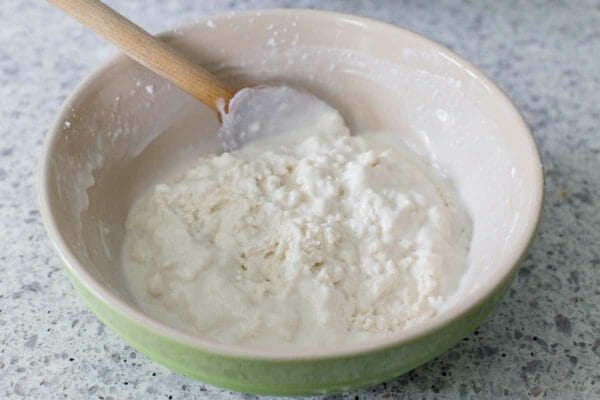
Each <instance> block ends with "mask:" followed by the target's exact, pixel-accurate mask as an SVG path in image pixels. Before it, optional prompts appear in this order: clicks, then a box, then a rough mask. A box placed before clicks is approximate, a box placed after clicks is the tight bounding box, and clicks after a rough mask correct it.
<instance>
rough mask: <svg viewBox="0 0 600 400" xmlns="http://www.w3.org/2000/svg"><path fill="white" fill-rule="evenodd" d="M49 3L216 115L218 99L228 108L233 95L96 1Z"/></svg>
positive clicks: (76, 0)
mask: <svg viewBox="0 0 600 400" xmlns="http://www.w3.org/2000/svg"><path fill="white" fill-rule="evenodd" d="M48 1H49V2H50V3H51V4H53V5H55V6H56V7H58V8H60V9H62V10H63V11H65V12H66V13H67V14H69V15H71V16H72V17H74V18H75V19H77V20H78V21H79V22H81V23H82V24H83V25H85V26H87V27H88V28H90V29H91V30H93V31H94V32H96V33H97V34H98V35H100V36H102V37H103V38H105V39H106V40H108V41H110V42H112V43H113V44H115V45H116V46H118V47H119V48H120V49H121V50H123V51H124V52H125V53H126V54H127V55H129V56H130V57H131V58H133V59H134V60H136V61H137V62H139V63H140V64H142V65H144V66H146V67H147V68H149V69H151V70H152V71H154V72H156V73H157V74H159V75H160V76H162V77H163V78H165V79H168V80H169V81H171V82H173V83H174V84H175V85H177V86H178V87H180V88H181V89H183V90H185V91H187V92H188V93H190V94H191V95H192V96H194V97H195V98H197V99H198V100H200V101H201V102H203V103H204V104H206V105H207V106H209V107H211V108H212V109H213V110H215V111H218V110H217V101H218V100H219V99H223V100H224V101H225V105H227V104H229V100H230V99H231V97H233V95H234V94H235V91H234V90H233V89H231V88H230V87H228V86H227V85H226V84H224V83H223V82H221V81H220V80H219V79H217V78H216V77H215V76H213V75H212V74H211V73H210V72H208V71H206V70H205V69H203V68H202V67H200V66H199V65H197V64H196V63H194V62H192V61H190V60H189V59H188V58H186V57H185V56H183V55H181V54H180V53H178V52H177V51H175V50H174V49H172V48H170V47H169V46H168V45H166V44H165V43H163V42H162V41H161V40H159V39H157V38H155V37H154V36H152V35H150V34H149V33H148V32H146V31H144V30H143V29H142V28H140V27H139V26H137V25H135V24H134V23H133V22H131V21H129V20H128V19H126V18H125V17H123V16H122V15H120V14H119V13H117V12H116V11H114V10H113V9H112V8H110V7H108V6H106V5H105V4H103V3H102V2H100V1H98V0H48Z"/></svg>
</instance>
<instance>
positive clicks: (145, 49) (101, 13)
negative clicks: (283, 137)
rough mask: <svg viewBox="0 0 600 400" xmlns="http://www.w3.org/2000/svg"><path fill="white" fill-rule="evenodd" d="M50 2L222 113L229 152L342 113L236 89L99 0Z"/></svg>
mask: <svg viewBox="0 0 600 400" xmlns="http://www.w3.org/2000/svg"><path fill="white" fill-rule="evenodd" d="M48 1H49V2H50V3H51V4H53V5H55V6H56V7H58V8H60V9H62V10H63V11H65V12H66V13H67V14H69V15H71V16H72V17H74V18H75V19H77V20H78V21H79V22H81V23H82V24H83V25H85V26H87V27H88V28H90V29H91V30H93V31H94V32H96V33H97V34H98V35H100V36H102V37H103V38H105V39H107V40H108V41H110V42H111V43H113V44H115V45H116V46H118V47H119V48H120V49H121V50H123V51H124V52H125V53H126V54H127V55H129V56H130V57H131V58H133V59H134V60H136V61H137V62H139V63H140V64H142V65H144V66H146V67H147V68H149V69H151V70H152V71H154V72H156V73H157V74H159V75H160V76H162V77H163V78H165V79H167V80H169V81H171V82H173V83H174V84H175V85H177V86H178V87H180V88H181V89H183V90H185V91H186V92H188V93H190V94H191V95H192V96H194V97H195V98H197V99H198V100H200V101H201V102H203V103H204V104H206V105H207V106H208V107H210V108H211V109H213V110H214V111H216V112H221V113H223V115H222V117H223V126H222V128H221V131H220V137H221V140H222V142H223V147H224V148H225V150H234V149H236V148H238V147H240V146H241V145H242V144H244V143H246V142H248V141H251V140H254V139H256V138H259V137H263V136H268V135H272V134H278V133H282V132H290V131H295V130H300V129H306V127H312V126H317V125H318V124H319V122H320V121H319V119H318V118H319V116H321V115H323V112H334V113H335V114H337V111H336V110H335V109H333V108H331V107H330V106H329V105H327V104H326V103H324V102H323V101H322V100H320V99H318V98H317V97H315V96H313V95H311V94H308V93H306V92H304V91H299V90H296V89H292V88H290V87H288V86H283V85H277V86H275V85H269V86H265V85H262V86H256V87H251V88H244V89H242V90H240V91H236V90H234V89H232V88H231V87H229V86H228V85H227V84H225V83H224V82H222V81H221V80H219V79H218V78H216V77H215V76H214V75H212V74H211V73H210V72H208V71H207V70H205V69H204V68H202V67H201V66H199V65H198V64H196V63H194V62H193V61H191V60H190V59H188V58H187V57H186V56H184V55H183V54H181V53H179V52H178V51H176V50H175V49H173V48H171V47H169V46H168V45H167V44H165V43H164V42H162V41H161V40H159V39H157V38H155V37H154V36H152V35H150V34H149V33H148V32H146V31H144V30H143V29H142V28H140V27H139V26H137V25H135V24H134V23H133V22H131V21H129V20H128V19H127V18H125V17H123V16H122V15H121V14H119V13H117V12H116V11H115V10H113V9H112V8H110V7H108V6H107V5H105V4H103V3H102V2H101V1H99V0H48ZM221 108H222V109H221ZM233 111H235V112H233ZM225 113H226V114H225ZM337 115H338V116H339V114H337ZM340 118H341V117H340ZM257 127H258V129H257Z"/></svg>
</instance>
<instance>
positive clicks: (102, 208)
mask: <svg viewBox="0 0 600 400" xmlns="http://www.w3.org/2000/svg"><path fill="white" fill-rule="evenodd" d="M161 37H162V38H163V39H164V40H165V41H167V42H169V44H170V45H172V46H174V47H176V48H178V49H179V50H180V51H182V52H184V53H186V54H187V55H189V56H190V57H191V58H193V59H194V60H196V61H197V62H198V63H201V64H202V65H204V66H206V67H207V68H208V69H210V70H212V71H213V72H214V73H215V74H217V75H219V76H221V77H223V79H227V80H228V81H230V82H232V84H234V85H239V86H241V85H244V84H247V83H257V82H273V81H284V82H288V83H292V84H294V85H296V86H300V87H303V88H306V89H308V90H310V91H311V92H313V93H315V94H317V95H318V96H320V97H322V98H323V99H324V100H326V101H327V102H329V103H330V104H332V105H333V106H335V107H337V108H338V109H339V110H340V111H341V113H342V115H343V116H344V118H345V119H346V122H347V123H348V125H349V126H350V128H351V129H354V130H357V129H358V130H386V131H390V132H393V133H396V134H398V137H399V138H400V139H401V140H402V141H403V142H404V143H405V144H406V145H407V146H409V147H410V148H411V149H412V150H414V151H415V152H417V153H419V154H421V155H422V156H423V157H426V158H427V159H428V160H430V162H432V163H434V164H435V165H436V166H438V167H439V168H440V169H441V170H442V171H444V173H445V174H446V175H447V176H448V177H449V178H450V179H451V180H452V181H453V182H454V184H455V186H456V188H457V190H458V193H459V195H460V197H461V198H462V200H463V202H464V204H465V206H466V208H467V209H468V212H469V214H470V216H471V218H472V220H473V238H472V242H471V250H470V254H469V260H468V268H467V271H466V273H465V275H464V277H463V279H462V281H461V283H460V286H459V287H458V289H457V293H456V295H455V296H453V297H452V299H450V300H449V302H448V304H447V305H446V306H445V307H444V308H443V309H442V310H441V311H440V312H439V313H438V315H437V316H435V317H434V318H432V319H430V320H428V321H426V322H423V323H421V324H416V325H415V326H413V327H411V328H409V329H407V330H405V331H403V332H399V333H397V334H394V335H390V336H389V337H387V338H385V339H378V340H373V341H370V342H367V343H361V344H354V345H340V346H338V347H333V348H319V347H318V346H315V348H311V349H304V350H302V349H300V350H285V351H283V350H275V349H273V350H257V349H251V348H245V347H241V346H237V345H225V344H222V343H216V342H214V341H210V340H206V339H203V338H201V337H197V336H192V335H190V334H186V333H184V332H182V331H178V330H177V329H175V328H173V327H170V326H167V325H165V324H164V323H162V322H160V321H156V320H153V319H152V318H150V317H149V316H147V315H144V314H143V313H142V311H141V310H140V308H139V307H138V306H137V305H136V303H135V302H134V300H133V299H132V297H131V295H130V293H129V292H128V290H127V288H126V287H125V285H124V283H123V281H124V280H123V275H122V273H121V271H120V263H119V252H120V246H121V243H122V241H123V234H124V232H123V229H124V228H123V227H124V221H125V218H126V216H127V212H128V209H129V206H130V204H131V203H132V201H133V199H135V198H136V196H137V195H138V194H139V193H141V191H143V190H144V189H146V188H148V187H149V185H152V184H153V183H156V182H158V181H159V180H161V179H164V178H165V177H166V176H169V175H170V174H172V173H174V171H176V170H178V169H180V168H182V166H183V165H185V164H186V163H188V162H190V161H191V160H193V159H194V158H197V157H198V156H199V155H202V154H207V153H211V152H216V151H219V149H220V146H219V142H218V140H217V137H216V135H215V133H216V131H217V128H218V121H217V118H216V117H215V115H214V114H213V113H212V112H211V111H210V110H209V109H208V108H206V107H204V106H203V105H201V104H199V103H198V102H196V101H195V100H194V99H192V98H191V97H190V96H189V95H187V94H185V93H183V92H182V91H180V90H179V89H177V88H176V87H173V85H171V84H169V83H168V82H165V81H164V80H162V79H161V78H159V77H158V76H156V75H155V74H153V73H152V72H149V71H147V70H146V69H144V68H143V67H141V66H140V65H138V64H136V63H135V62H133V61H131V60H129V59H128V58H126V57H124V56H122V55H121V56H117V57H115V58H114V59H112V60H111V61H110V62H108V63H107V64H106V65H104V66H103V67H101V68H100V69H99V70H98V71H97V72H95V73H94V74H93V75H92V76H91V77H89V78H88V79H87V80H86V81H85V82H83V83H82V84H81V85H80V86H79V87H78V88H77V89H76V90H75V92H74V93H73V95H71V97H70V98H69V99H68V100H67V101H66V103H65V104H64V106H63V107H62V109H61V111H60V112H59V114H58V117H57V118H56V122H55V123H54V126H53V127H52V129H51V130H50V131H49V132H48V134H47V136H46V141H45V144H44V150H43V155H42V159H41V166H40V175H39V179H40V181H39V196H40V203H41V213H42V217H43V220H44V223H45V226H46V229H47V232H48V235H49V237H50V239H51V241H52V243H53V244H54V246H55V248H56V250H57V252H58V254H59V255H60V257H61V258H62V260H63V261H64V264H65V266H66V271H67V273H68V276H69V278H70V280H71V281H72V283H73V285H74V287H75V289H76V290H77V292H78V293H79V294H80V296H81V297H82V298H83V300H84V301H85V303H86V304H87V305H88V306H89V308H90V309H91V310H92V311H93V312H94V313H95V314H96V315H97V316H98V318H99V319H100V320H102V321H103V322H104V323H105V324H106V325H107V326H109V327H110V328H111V329H113V330H114V331H116V332H117V333H118V334H119V335H121V336H122V337H123V339H124V340H125V341H127V342H128V343H130V344H131V345H132V346H133V347H135V348H136V349H138V350H139V351H141V352H142V353H144V354H146V355H147V356H148V357H149V358H151V359H153V360H155V361H157V362H159V363H161V364H164V365H165V366H167V367H169V368H171V369H173V370H174V371H177V372H179V373H182V374H184V375H187V376H189V377H192V378H195V379H199V380H201V381H204V382H207V383H209V384H212V385H216V386H220V387H224V388H229V389H233V390H237V391H242V392H250V393H260V394H278V395H306V394H319V393H330V392H337V391H343V390H347V389H351V388H356V387H360V386H366V385H372V384H376V383H378V382H382V381H385V380H387V379H390V378H392V377H395V376H398V375H400V374H403V373H405V372H407V371H409V370H411V369H413V368H415V367H417V366H418V365H420V364H422V363H424V362H426V361H428V360H430V359H432V358H434V357H435V356H436V355H438V354H440V353H442V352H443V351H445V350H446V349H448V348H449V347H451V346H452V345H453V344H455V343H456V342H457V341H459V340H460V339H461V338H463V337H464V336H466V335H467V334H469V333H470V332H471V331H473V330H474V329H475V328H476V327H477V326H478V325H479V324H480V323H481V322H482V321H483V319H484V318H485V317H486V316H487V315H488V314H489V313H490V312H491V311H492V309H493V308H494V307H495V306H496V305H497V304H498V302H499V301H500V299H501V297H502V295H503V294H504V293H505V292H506V290H507V288H508V286H509V285H510V283H511V280H512V278H513V276H514V275H515V272H516V271H517V269H518V266H519V263H520V262H521V261H522V260H523V258H524V256H525V254H526V251H527V249H528V246H529V245H530V244H531V242H532V240H533V238H534V235H535V232H536V228H537V225H538V221H539V218H540V211H541V207H542V197H543V196H542V193H543V174H542V166H541V162H540V157H539V154H538V150H537V148H536V145H535V142H534V140H533V137H532V135H531V133H530V132H529V130H528V128H527V126H526V124H525V122H524V121H523V119H522V117H521V116H520V114H519V112H518V111H517V110H516V109H515V107H514V106H513V104H512V103H511V102H510V100H509V99H508V98H507V97H506V96H505V95H504V94H503V93H502V91H501V90H500V89H498V87H497V86H495V85H494V84H493V83H492V82H491V81H490V80H489V79H487V78H486V77H485V76H484V75H483V74H482V73H481V72H479V71H478V70H477V69H476V68H474V67H473V66H472V65H471V64H469V63H468V62H466V61H465V60H463V59H462V58H460V57H459V56H457V55H456V54H454V53H452V52H451V51H449V50H447V49H446V48H444V47H442V46H440V45H439V44H436V43H434V42H432V41H430V40H427V39H425V38H423V37H421V36H419V35H416V34H414V33H412V32H409V31H406V30H403V29H400V28H398V27H395V26H392V25H388V24H384V23H381V22H377V21H374V20H369V19H365V18H359V17H355V16H350V15H343V14H336V13H330V12H321V11H309V10H268V11H252V12H243V13H230V14H227V15H223V16H218V17H213V18H210V19H203V20H199V21H196V22H195V23H193V24H191V25H189V26H185V27H183V28H178V29H174V30H172V31H171V32H169V33H165V34H163V35H161Z"/></svg>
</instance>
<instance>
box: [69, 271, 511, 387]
mask: <svg viewBox="0 0 600 400" xmlns="http://www.w3.org/2000/svg"><path fill="white" fill-rule="evenodd" d="M66 269H67V271H68V275H69V278H70V279H71V282H72V283H73V285H74V286H75V289H76V290H77V292H78V293H79V295H80V296H81V297H82V298H83V300H84V302H85V303H86V304H87V306H88V307H89V308H90V309H91V310H92V311H93V312H94V313H95V314H96V315H97V316H98V318H99V319H100V320H101V321H102V322H104V323H105V324H106V325H107V326H108V327H109V328H110V329H112V330H114V331H115V332H116V333H118V334H119V335H120V336H121V337H123V339H125V340H126V341H127V342H128V343H129V344H130V345H131V346H133V347H135V348H136V349H137V350H139V351H140V352H142V353H143V354H145V355H146V356H148V357H149V358H150V359H152V360H154V361H156V362H158V363H160V364H163V365H165V366H166V367H168V368H170V369H172V370H174V371H176V372H178V373H181V374H183V375H186V376H188V377H190V378H193V379H197V380H200V381H202V382H206V383H208V384H211V385H214V386H218V387H222V388H226V389H231V390H236V391H240V392H244V393H253V394H269V395H284V396H293V395H316V394H327V393H335V392H341V391H345V390H349V389H355V388H359V387H364V386H370V385H375V384H377V383H380V382H384V381H386V380H389V379H391V378H394V377H396V376H399V375H402V374H404V373H406V372H408V371H410V370H412V369H414V368H416V367H417V366H419V365H421V364H423V363H425V362H427V361H429V360H431V359H433V358H434V357H436V356H437V355H439V354H441V353H442V352H444V351H446V350H447V349H449V348H450V347H451V346H452V345H454V344H455V343H456V342H458V341H459V340H460V339H462V338H463V337H465V336H466V335H468V334H469V333H470V332H472V331H473V330H474V329H475V328H477V326H479V325H480V324H481V322H483V320H484V319H485V318H486V317H487V316H488V315H489V314H490V313H491V311H492V310H493V309H494V307H495V306H496V305H497V304H498V303H499V302H500V300H501V298H502V296H503V295H504V293H505V292H506V290H507V289H508V287H509V286H510V283H511V281H512V279H513V277H514V272H513V274H512V275H511V276H510V277H509V278H508V279H506V280H505V281H504V282H503V283H502V285H500V286H499V287H498V288H497V289H496V290H495V291H494V292H493V293H492V294H490V295H489V296H488V297H487V298H486V299H485V300H484V301H482V302H481V303H479V304H478V305H477V306H476V307H473V308H471V309H470V310H468V311H467V312H466V313H464V314H463V315H462V316H461V317H460V318H458V319H455V320H453V321H452V322H450V323H449V324H448V325H445V326H442V327H441V328H439V329H437V330H435V331H433V332H430V333H428V334H424V335H423V336H420V337H418V338H416V339H414V340H412V341H408V342H402V343H398V344H396V345H392V346H389V347H385V348H381V349H377V350H376V351H371V352H364V353H355V354H352V355H348V356H342V357H332V358H322V359H294V360H276V359H273V360H269V359H252V358H235V357H231V356H228V355H221V354H215V353H209V352H207V351H204V350H201V349H199V348H194V347H192V346H189V345H186V344H183V343H180V342H177V341H175V340H173V339H170V338H168V337H165V336H161V335H159V334H157V333H156V332H152V331H149V330H148V329H146V328H144V327H142V326H140V325H138V324H136V323H135V322H133V321H131V320H129V319H128V318H127V317H125V316H123V315H121V314H120V313H119V312H118V311H117V310H115V309H113V308H111V307H110V306H109V305H108V304H106V303H104V302H103V301H102V300H101V299H99V298H98V297H96V296H95V295H94V294H93V293H92V292H91V291H90V290H89V289H88V288H87V287H86V286H85V285H84V284H83V283H82V282H81V281H79V279H78V278H77V276H76V275H75V274H73V272H72V271H71V270H70V269H69V268H66ZM516 270H517V268H515V272H516Z"/></svg>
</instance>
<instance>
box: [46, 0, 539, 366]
mask: <svg viewBox="0 0 600 400" xmlns="http://www.w3.org/2000/svg"><path fill="white" fill-rule="evenodd" d="M257 16H270V17H275V18H278V17H289V16H303V17H311V18H320V19H324V20H326V19H330V20H332V21H339V20H342V21H344V22H349V23H351V24H355V25H359V26H370V27H375V28H378V29H384V30H388V31H395V32H396V33H399V34H401V35H404V36H408V37H411V39H413V40H415V41H416V42H419V43H422V44H424V45H427V46H428V47H431V48H432V49H435V50H437V51H438V52H439V54H440V55H442V56H445V57H447V58H448V59H449V60H450V61H452V62H454V63H455V64H457V65H458V66H459V67H460V68H462V69H464V70H466V71H468V72H469V73H470V74H471V75H473V76H474V77H475V78H477V79H478V80H479V81H480V83H482V84H484V85H485V86H487V87H488V88H489V89H490V91H491V92H493V93H494V94H495V95H496V96H497V97H498V101H500V102H502V103H504V105H505V106H507V107H508V109H509V110H511V112H512V113H513V114H514V117H515V123H516V124H517V125H520V127H521V130H522V132H523V134H524V135H525V138H526V140H527V141H528V142H529V144H530V149H532V153H533V154H531V156H532V161H533V163H534V164H535V165H533V166H532V168H533V169H534V178H535V179H534V182H533V184H534V185H535V186H536V187H535V188H534V192H533V193H534V195H533V196H532V197H533V198H532V209H533V211H534V212H532V217H535V220H533V219H531V220H530V221H528V222H529V226H528V228H527V230H526V233H525V234H524V237H523V240H522V243H520V244H519V245H518V246H517V247H516V248H515V251H514V254H513V255H512V257H511V262H510V265H511V266H510V268H505V269H504V270H503V271H502V272H503V273H501V274H500V273H498V274H496V279H494V280H489V281H487V282H486V283H485V284H483V285H481V286H480V288H479V289H478V291H477V293H476V296H471V298H469V300H468V301H466V302H464V303H463V304H460V305H456V306H454V307H452V308H451V309H449V310H447V312H446V313H445V314H443V315H438V316H437V317H436V318H432V319H430V320H428V321H424V322H422V323H419V324H415V326H414V327H411V328H408V329H406V330H403V331H400V332H396V333H394V334H391V335H389V337H386V338H378V339H374V340H372V341H368V342H363V343H352V344H346V345H342V346H339V347H336V348H334V349H324V350H321V349H317V348H308V349H304V348H299V349H279V350H270V349H269V350H267V349H262V348H261V349H255V348H250V347H247V346H242V345H238V344H234V345H230V344H223V343H219V342H216V341H213V340H209V339H205V338H202V337H199V336H194V335H192V334H188V333H185V332H182V331H180V330H178V329H176V328H173V327H171V326H169V325H167V324H165V323H163V322H160V321H158V320H155V319H154V318H152V317H150V316H148V315H146V314H144V313H143V312H142V311H141V310H139V309H136V308H134V307H133V306H131V305H129V304H128V303H127V302H125V301H124V300H122V299H121V298H119V297H118V296H117V295H115V294H113V293H112V292H111V291H109V290H108V289H106V288H105V287H104V285H103V284H101V283H100V282H98V281H97V280H96V279H95V278H93V277H92V275H91V274H89V273H88V272H87V270H86V269H85V268H83V267H82V266H81V265H80V263H79V261H78V260H77V257H76V256H75V255H74V254H73V252H72V251H71V250H70V247H69V245H68V244H67V243H66V241H65V239H64V237H63V236H62V235H61V232H60V230H59V229H58V226H57V223H56V219H55V215H54V214H53V212H52V209H51V207H50V198H49V190H48V187H49V181H50V176H49V173H50V166H51V160H52V154H53V150H54V148H55V146H56V143H57V140H58V137H59V132H60V131H61V129H62V127H63V125H64V121H65V120H67V119H68V113H69V112H70V111H71V110H72V108H73V105H74V104H75V103H76V102H77V100H78V99H79V98H80V97H81V95H82V94H84V93H85V91H86V90H88V89H89V88H90V87H91V85H92V83H93V82H94V81H95V80H96V79H97V78H99V77H100V76H101V75H103V74H104V73H105V72H106V71H107V70H108V69H110V68H111V67H113V66H114V65H116V64H117V63H118V62H119V61H121V60H123V59H127V58H128V57H127V56H125V55H123V54H121V53H119V54H117V55H115V56H113V57H111V58H110V59H109V60H108V61H107V62H105V63H103V64H102V65H101V66H100V67H99V68H98V69H96V70H94V72H92V73H91V74H90V75H88V76H87V77H86V78H85V79H84V80H83V81H82V82H80V83H79V84H78V85H77V86H76V87H75V89H74V90H73V92H72V93H71V95H69V97H68V98H67V99H66V100H65V102H64V103H63V104H62V106H61V107H60V110H59V112H58V113H57V115H56V117H55V119H54V122H53V123H52V125H51V128H50V129H49V130H48V132H47V134H46V136H45V138H44V144H43V148H42V155H41V158H40V164H39V168H38V182H37V184H38V201H39V204H40V214H41V217H42V221H43V223H44V226H45V229H46V232H47V234H48V236H49V238H50V241H51V243H52V245H53V247H54V248H55V250H56V251H57V252H58V254H59V256H60V258H61V259H62V261H63V264H64V265H65V267H66V268H67V269H68V270H69V271H70V272H71V275H72V276H73V277H76V278H77V279H78V281H79V282H80V283H81V284H82V285H83V286H84V287H85V288H86V289H87V290H88V291H90V292H91V293H92V294H93V295H94V296H95V297H96V298H97V299H98V300H100V301H101V302H103V303H104V304H105V305H106V306H107V307H109V308H110V309H111V311H113V312H117V313H119V314H120V315H121V316H123V317H125V318H126V319H127V320H128V321H130V322H133V323H134V324H135V325H137V326H138V328H143V329H145V330H147V331H149V332H152V333H154V334H156V335H159V336H161V337H163V338H165V339H168V340H172V341H175V342H177V343H179V344H181V345H185V346H190V347H192V348H194V349H197V350H200V351H203V352H207V353H212V354H216V355H222V356H226V357H234V358H242V359H254V360H273V361H301V360H313V361H314V360H324V359H333V358H342V357H350V356H356V355H360V354H367V353H373V352H377V351H381V350H385V349H387V348H390V347H398V346H401V345H405V344H408V343H410V342H413V341H416V340H420V339H422V338H424V337H426V336H428V335H430V334H432V333H434V332H436V331H438V330H441V329H443V328H444V327H446V326H447V325H449V324H450V323H451V322H452V321H454V320H456V319H460V318H462V317H463V316H465V315H467V314H468V313H470V312H472V311H474V309H475V308H477V307H478V306H479V305H480V304H482V303H483V302H485V300H486V299H487V298H488V297H489V296H490V295H492V294H493V293H494V292H495V291H496V290H497V289H498V288H499V287H501V286H502V285H503V283H505V282H506V280H507V279H510V278H511V277H512V276H513V274H514V272H516V270H517V269H518V267H519V265H520V263H521V262H522V260H523V259H524V258H525V256H526V255H527V251H528V249H529V247H530V246H531V244H532V243H533V241H534V239H535V235H536V232H537V229H538V227H539V224H540V219H541V213H542V208H543V199H544V174H543V166H542V161H541V156H540V152H539V149H538V147H537V145H536V142H535V138H534V136H533V134H532V133H531V131H530V129H529V127H528V126H527V123H526V122H525V120H524V119H523V117H522V115H521V113H520V112H519V110H518V109H517V108H516V106H515V105H514V104H513V102H512V101H511V100H510V98H509V97H508V96H507V94H506V93H505V92H504V91H503V90H502V89H501V88H499V87H498V86H497V85H496V84H495V83H494V82H493V81H492V80H491V79H489V78H488V77H487V76H485V75H484V74H483V73H482V72H481V71H479V69H477V68H476V67H475V66H473V65H472V64H471V63H469V62H468V61H466V60H465V59H463V58H462V57H461V56H459V55H457V54H455V53H454V52H452V51H451V50H449V49H448V48H446V47H445V46H443V45H441V44H439V43H437V42H435V41H433V40H430V39H428V38H425V37H423V36H421V35H418V34H416V33H414V32H412V31H410V30H407V29H405V28H401V27H398V26H396V25H393V24H390V23H386V22H382V21H379V20H375V19H371V18H367V17H362V16H356V15H351V14H345V13H340V12H333V11H322V10H311V9H295V8H292V9H264V10H249V11H241V12H237V11H236V12H228V13H225V14H219V15H214V16H213V15H208V16H204V17H202V18H199V19H196V20H194V22H192V23H188V24H184V25H182V26H180V27H176V28H172V29H171V30H168V31H165V32H162V33H160V34H158V35H157V36H159V37H160V38H162V39H163V40H171V39H175V38H177V37H179V36H181V35H185V34H186V33H188V32H189V31H192V30H195V29H198V28H199V27H200V26H201V25H200V24H202V23H204V24H205V23H207V22H208V21H211V20H212V21H216V22H217V26H219V24H218V22H219V21H222V20H231V19H233V18H248V17H257Z"/></svg>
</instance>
